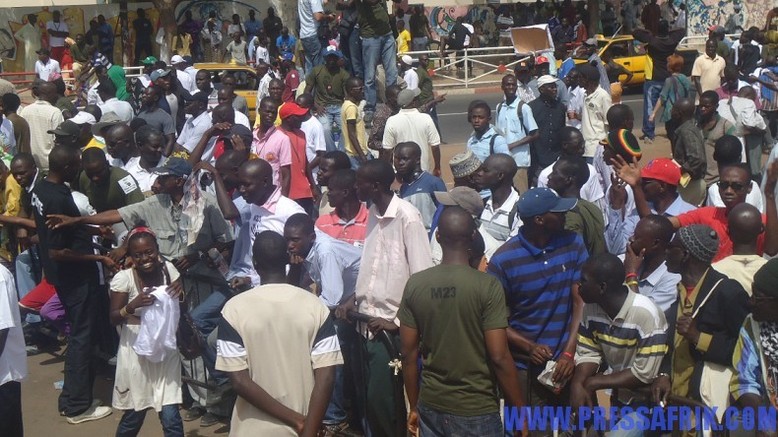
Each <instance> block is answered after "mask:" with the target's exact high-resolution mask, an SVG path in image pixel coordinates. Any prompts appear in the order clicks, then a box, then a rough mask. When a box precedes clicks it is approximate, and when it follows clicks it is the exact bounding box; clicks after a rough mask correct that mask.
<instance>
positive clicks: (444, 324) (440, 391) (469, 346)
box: [397, 265, 508, 416]
mask: <svg viewBox="0 0 778 437" xmlns="http://www.w3.org/2000/svg"><path fill="white" fill-rule="evenodd" d="M397 317H398V318H399V319H400V324H401V325H402V326H408V327H410V328H415V329H416V330H418V332H419V335H420V336H421V338H422V339H423V342H422V346H421V347H422V350H421V356H422V360H423V362H422V363H423V364H422V366H423V370H422V372H421V386H422V387H423V388H422V390H421V393H420V400H421V401H422V402H423V403H424V404H425V405H429V406H430V407H431V408H434V409H435V410H438V411H442V412H445V413H449V414H455V415H462V416H476V415H483V414H489V413H495V412H497V411H498V408H499V402H498V398H497V396H496V390H495V383H494V380H493V379H492V377H491V374H490V370H489V365H488V357H487V356H486V344H485V340H484V333H485V332H486V331H490V330H495V329H505V328H506V327H507V325H508V323H507V320H508V312H507V310H506V306H505V294H504V292H503V289H502V286H501V285H500V283H499V281H497V279H495V278H494V277H493V276H490V275H488V274H485V273H481V272H479V271H477V270H475V269H472V268H470V267H469V266H455V265H440V266H436V267H432V268H430V269H427V270H424V271H421V272H419V273H416V274H413V275H411V277H410V278H409V279H408V282H407V283H406V285H405V291H404V292H403V297H402V301H401V302H400V309H399V311H398V313H397ZM452 321H456V323H454V322H452ZM452 345H456V347H452Z"/></svg>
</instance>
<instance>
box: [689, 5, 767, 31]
mask: <svg viewBox="0 0 778 437" xmlns="http://www.w3.org/2000/svg"><path fill="white" fill-rule="evenodd" d="M686 5H687V8H688V16H689V25H688V27H689V33H690V34H694V35H704V34H706V33H707V32H708V27H709V26H711V25H714V24H718V25H721V26H724V27H728V26H726V24H727V21H730V24H740V25H741V27H743V28H745V29H747V28H749V27H751V26H756V27H758V28H760V29H762V28H764V25H765V18H766V17H767V12H769V11H770V9H772V8H774V7H778V1H776V0H735V1H722V0H687V1H686Z"/></svg>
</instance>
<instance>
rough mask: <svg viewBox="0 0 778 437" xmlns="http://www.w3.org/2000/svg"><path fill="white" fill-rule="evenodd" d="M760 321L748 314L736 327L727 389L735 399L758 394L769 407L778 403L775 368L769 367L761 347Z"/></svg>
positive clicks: (777, 373)
mask: <svg viewBox="0 0 778 437" xmlns="http://www.w3.org/2000/svg"><path fill="white" fill-rule="evenodd" d="M761 331H762V330H761V323H760V322H757V321H756V320H754V319H753V317H752V316H751V315H750V314H749V315H748V316H747V317H746V319H745V320H744V321H743V326H742V327H741V328H740V336H739V337H738V340H737V343H736V344H735V351H734V353H733V356H732V367H733V368H734V370H735V371H734V374H733V375H732V379H731V380H730V382H729V393H730V394H731V395H732V398H733V399H735V400H736V401H737V400H739V399H740V398H741V397H743V396H744V395H747V394H752V395H756V396H759V397H760V398H761V399H762V400H763V401H765V402H769V404H770V405H772V406H773V407H775V406H778V392H777V389H776V385H775V384H776V382H777V381H778V372H774V371H771V370H770V369H769V368H768V366H767V362H766V357H765V356H764V351H763V350H762V334H761Z"/></svg>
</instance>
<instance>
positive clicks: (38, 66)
mask: <svg viewBox="0 0 778 437" xmlns="http://www.w3.org/2000/svg"><path fill="white" fill-rule="evenodd" d="M35 53H37V54H38V60H37V61H35V73H36V74H37V75H38V78H39V79H41V80H45V81H48V80H49V78H50V77H51V75H52V74H54V73H62V70H61V69H60V68H59V62H57V61H55V60H54V59H51V57H50V56H49V49H47V48H42V49H40V50H38V51H36V52H35Z"/></svg>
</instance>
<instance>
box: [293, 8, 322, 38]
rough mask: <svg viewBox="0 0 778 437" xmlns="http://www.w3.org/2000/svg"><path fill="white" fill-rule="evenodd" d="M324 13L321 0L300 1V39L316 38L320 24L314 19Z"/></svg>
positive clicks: (298, 15)
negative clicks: (316, 15)
mask: <svg viewBox="0 0 778 437" xmlns="http://www.w3.org/2000/svg"><path fill="white" fill-rule="evenodd" d="M322 12H324V6H323V5H322V1H321V0H300V1H299V3H297V18H298V19H299V20H300V38H310V37H312V36H316V31H317V29H318V28H319V23H318V21H316V19H315V18H313V15H314V14H316V13H322Z"/></svg>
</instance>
